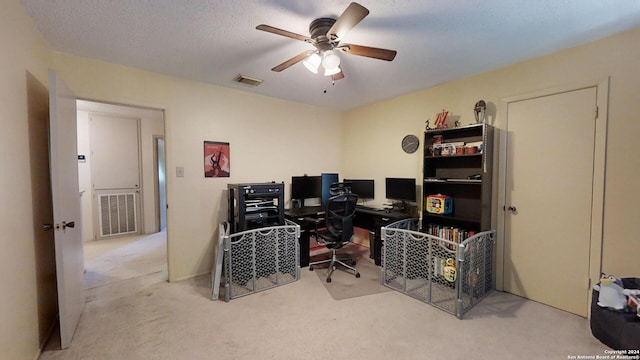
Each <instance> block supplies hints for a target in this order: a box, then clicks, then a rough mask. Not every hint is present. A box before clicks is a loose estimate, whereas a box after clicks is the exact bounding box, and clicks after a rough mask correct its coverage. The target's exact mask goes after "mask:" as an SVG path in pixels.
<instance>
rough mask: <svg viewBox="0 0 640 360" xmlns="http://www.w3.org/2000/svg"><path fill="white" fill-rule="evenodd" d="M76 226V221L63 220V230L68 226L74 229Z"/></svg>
mask: <svg viewBox="0 0 640 360" xmlns="http://www.w3.org/2000/svg"><path fill="white" fill-rule="evenodd" d="M75 226H76V222H75V221H69V222H66V221H63V222H62V229H63V230H64V229H66V228H68V227H69V228H72V229H73V228H74V227H75Z"/></svg>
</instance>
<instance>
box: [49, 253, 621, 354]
mask: <svg viewBox="0 0 640 360" xmlns="http://www.w3.org/2000/svg"><path fill="white" fill-rule="evenodd" d="M125 259H126V261H124V262H123V263H122V264H121V265H120V266H125V267H126V266H128V265H126V263H127V262H130V261H136V260H134V258H133V257H124V258H123V260H125ZM90 262H91V260H88V261H87V264H88V265H89V266H90V264H89V263H90ZM360 264H363V262H362V261H361V262H360ZM358 266H359V267H362V266H363V265H358ZM302 270H303V271H301V279H300V280H299V281H296V282H293V283H291V284H288V285H285V286H281V287H277V288H273V289H270V290H267V291H263V292H260V293H257V294H255V295H250V296H245V297H241V298H238V299H235V300H232V301H230V302H228V303H226V302H224V301H211V300H210V294H211V289H210V277H209V276H208V275H204V276H199V277H196V278H193V279H190V280H185V281H180V282H176V283H168V282H166V272H160V273H158V272H153V270H151V272H150V273H149V275H143V276H136V277H133V278H131V279H124V280H120V281H115V282H110V283H107V284H105V285H101V286H96V287H93V288H90V289H88V290H87V303H86V306H85V310H84V313H83V314H82V317H81V319H80V323H79V326H78V329H77V331H76V333H75V335H74V338H73V341H72V343H71V347H70V348H69V349H66V350H59V351H45V352H43V353H42V356H41V357H40V359H41V360H49V359H63V360H66V359H68V360H84V359H100V360H110V359H114V360H115V359H118V360H121V359H127V360H137V359H140V360H142V359H144V360H149V359H152V360H162V359H171V360H174V359H190V360H199V359H203V360H204V359H221V360H243V359H279V360H289V359H291V360H298V359H326V358H334V357H335V358H341V359H367V360H386V359H389V358H394V359H395V358H398V359H439V358H443V359H453V360H455V359H465V360H466V359H477V360H490V359H491V360H493V359H568V358H578V357H579V356H582V358H595V357H596V355H600V356H605V355H606V354H607V353H605V351H606V350H609V348H608V347H607V346H605V345H603V344H601V343H600V342H599V341H598V340H597V339H595V338H594V337H593V336H592V335H591V333H590V330H589V323H588V321H587V320H586V319H584V318H581V317H578V316H575V315H572V314H569V313H566V312H564V311H560V310H558V309H554V308H551V307H549V306H545V305H543V304H539V303H536V302H533V301H528V300H526V299H523V298H520V297H517V296H514V295H511V294H508V293H502V292H494V293H492V294H491V295H489V297H487V298H486V299H485V300H483V301H482V302H481V303H480V304H478V305H477V306H476V307H474V308H473V309H471V311H469V312H468V313H467V314H466V315H465V319H464V320H459V319H457V318H456V317H454V316H452V315H450V314H448V313H445V312H444V311H441V310H439V309H437V308H434V307H433V306H430V305H427V304H424V303H422V302H420V301H418V300H416V299H413V298H411V297H409V296H406V295H403V294H400V293H398V292H396V291H387V292H384V293H377V294H372V295H369V296H357V297H351V298H348V299H345V300H342V301H336V300H335V299H334V298H333V297H332V296H331V295H330V293H329V292H328V291H327V289H326V288H325V287H324V286H321V285H320V284H324V281H323V280H321V279H320V278H319V276H318V275H314V274H313V273H311V272H310V271H308V270H307V269H302ZM112 271H115V270H112ZM320 271H322V270H320ZM132 273H133V272H132ZM345 274H346V273H345Z"/></svg>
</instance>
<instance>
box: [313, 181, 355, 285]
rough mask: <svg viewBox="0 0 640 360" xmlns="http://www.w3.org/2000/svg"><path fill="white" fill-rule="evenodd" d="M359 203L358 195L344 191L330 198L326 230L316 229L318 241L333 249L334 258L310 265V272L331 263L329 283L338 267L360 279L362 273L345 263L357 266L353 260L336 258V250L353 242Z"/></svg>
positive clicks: (326, 211)
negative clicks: (354, 219)
mask: <svg viewBox="0 0 640 360" xmlns="http://www.w3.org/2000/svg"><path fill="white" fill-rule="evenodd" d="M357 202H358V195H356V194H351V193H349V192H348V191H343V193H340V194H338V195H333V196H332V197H330V198H329V199H328V200H327V203H326V205H325V214H324V215H325V225H326V228H324V229H316V241H317V242H318V244H320V245H324V246H326V247H327V248H328V249H331V250H332V256H331V258H330V259H326V260H322V261H315V262H311V263H309V270H311V271H313V268H314V266H315V265H318V264H325V263H329V268H328V270H327V282H331V274H333V270H335V268H336V267H337V266H338V265H340V266H341V269H342V270H349V271H352V272H353V273H354V275H355V276H356V277H357V278H359V277H360V273H359V272H358V270H357V269H356V268H355V267H353V266H350V265H347V264H346V263H345V261H349V262H350V263H351V265H355V261H354V260H353V259H350V258H349V259H343V258H341V259H338V257H337V256H336V250H338V249H340V248H342V247H343V246H345V245H347V244H349V243H350V242H351V241H352V240H353V217H354V214H355V212H356V204H357Z"/></svg>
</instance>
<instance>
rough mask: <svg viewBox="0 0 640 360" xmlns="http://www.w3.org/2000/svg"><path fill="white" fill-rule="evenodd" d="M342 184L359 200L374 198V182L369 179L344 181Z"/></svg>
mask: <svg viewBox="0 0 640 360" xmlns="http://www.w3.org/2000/svg"><path fill="white" fill-rule="evenodd" d="M342 182H343V183H345V184H347V185H348V186H349V188H350V189H351V192H352V193H354V194H356V195H358V197H359V198H360V199H373V198H375V189H374V181H373V180H369V179H344V180H343V181H342Z"/></svg>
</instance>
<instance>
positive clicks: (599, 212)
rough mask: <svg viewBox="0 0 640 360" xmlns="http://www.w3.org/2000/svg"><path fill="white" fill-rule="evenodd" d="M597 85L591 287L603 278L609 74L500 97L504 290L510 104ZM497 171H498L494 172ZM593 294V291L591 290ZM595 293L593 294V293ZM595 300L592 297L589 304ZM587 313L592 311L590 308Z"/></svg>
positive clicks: (499, 279)
mask: <svg viewBox="0 0 640 360" xmlns="http://www.w3.org/2000/svg"><path fill="white" fill-rule="evenodd" d="M591 87H595V88H596V106H597V108H598V110H597V111H598V116H597V119H596V124H595V137H594V158H593V183H592V184H593V186H592V189H593V190H592V191H593V193H592V199H593V200H592V203H591V231H590V234H591V235H590V242H589V244H590V245H589V274H588V275H589V287H591V285H592V284H595V283H597V282H598V280H599V279H600V275H601V272H602V244H603V222H604V192H605V188H604V186H605V169H606V150H607V123H608V118H609V116H608V114H609V111H608V104H609V77H607V78H605V79H593V80H587V81H581V82H575V83H569V84H566V85H562V86H558V87H552V88H546V89H542V90H537V91H532V92H529V93H525V94H521V95H515V96H510V97H506V98H503V99H500V105H499V109H500V113H501V114H504V121H503V122H502V125H501V127H500V130H499V135H500V136H499V138H500V140H499V144H498V148H499V151H498V154H502V155H503V156H499V159H498V169H497V170H498V172H499V173H498V176H497V178H498V185H497V186H498V192H497V193H498V201H497V206H496V208H495V210H496V215H497V216H496V218H497V229H498V233H497V236H496V237H497V244H496V289H498V290H504V260H505V258H504V253H505V243H506V240H505V234H506V233H505V231H506V222H505V218H506V212H505V211H504V207H505V206H506V205H507V204H506V191H507V188H506V185H507V184H506V179H507V156H506V155H507V143H508V140H509V139H508V137H509V135H508V133H507V129H508V123H509V114H508V109H509V104H510V103H512V102H516V101H522V100H528V99H534V98H537V97H543V96H550V95H555V94H560V93H565V92H570V91H575V90H580V89H585V88H591ZM494 175H495V174H494ZM589 294H591V292H589ZM589 296H591V295H589ZM590 303H591V301H590V299H589V302H588V304H590ZM587 313H589V311H588V310H587Z"/></svg>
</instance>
